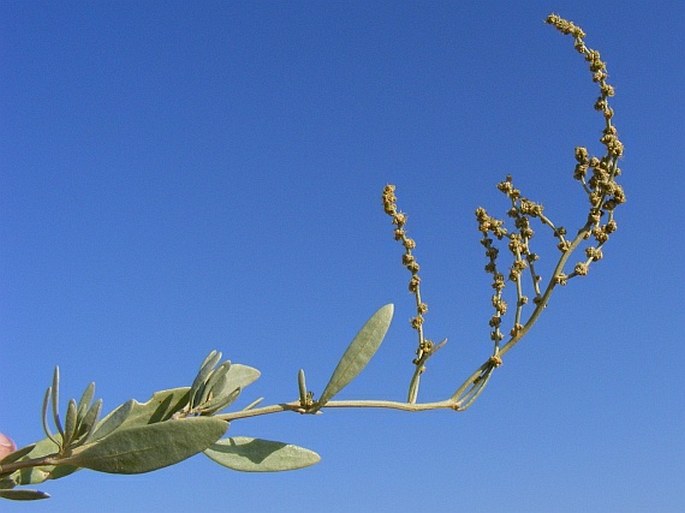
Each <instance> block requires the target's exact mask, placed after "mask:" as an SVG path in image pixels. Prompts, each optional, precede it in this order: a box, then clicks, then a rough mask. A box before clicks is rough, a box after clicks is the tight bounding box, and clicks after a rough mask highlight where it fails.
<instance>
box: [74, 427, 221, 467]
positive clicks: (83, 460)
mask: <svg viewBox="0 0 685 513" xmlns="http://www.w3.org/2000/svg"><path fill="white" fill-rule="evenodd" d="M227 427H228V424H227V423H226V422H225V421H223V420H220V419H217V418H213V417H192V418H186V419H178V420H168V421H166V422H158V423H155V424H147V425H143V426H133V427H126V428H119V429H117V430H116V431H114V432H113V433H112V434H110V435H109V436H107V437H105V438H103V439H101V440H99V441H97V442H94V443H91V444H89V445H85V446H83V448H81V449H77V450H76V451H74V454H73V456H71V457H70V458H69V459H68V460H67V462H68V463H70V464H73V465H77V466H79V467H85V468H89V469H92V470H97V471H100V472H110V473H115V474H139V473H143V472H150V471H151V470H156V469H159V468H162V467H167V466H169V465H173V464H175V463H178V462H180V461H183V460H185V459H186V458H189V457H190V456H192V455H194V454H197V453H199V452H201V451H203V450H205V449H206V448H207V447H209V446H210V445H211V444H212V443H214V442H216V441H217V440H218V439H219V438H221V436H222V435H223V434H224V433H225V432H226V429H227Z"/></svg>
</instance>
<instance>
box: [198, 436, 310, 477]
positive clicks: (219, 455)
mask: <svg viewBox="0 0 685 513" xmlns="http://www.w3.org/2000/svg"><path fill="white" fill-rule="evenodd" d="M204 453H205V455H206V456H207V457H208V458H210V459H211V460H212V461H215V462H216V463H218V464H219V465H223V466H224V467H228V468H230V469H233V470H239V471H241V472H281V471H285V470H296V469H300V468H304V467H308V466H310V465H314V464H315V463H318V462H319V461H320V460H321V457H320V456H319V455H318V454H317V453H315V452H314V451H311V450H309V449H305V448H304V447H299V446H297V445H292V444H286V443H283V442H273V441H270V440H260V439H258V438H250V437H246V436H236V437H231V438H224V439H222V440H219V441H218V442H216V443H214V444H212V445H211V446H210V447H209V448H207V449H205V451H204Z"/></svg>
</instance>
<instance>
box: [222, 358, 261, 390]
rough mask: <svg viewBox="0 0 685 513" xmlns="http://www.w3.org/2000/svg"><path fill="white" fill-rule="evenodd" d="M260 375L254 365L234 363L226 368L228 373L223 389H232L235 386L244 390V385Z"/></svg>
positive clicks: (249, 383) (252, 381) (255, 379)
mask: <svg viewBox="0 0 685 513" xmlns="http://www.w3.org/2000/svg"><path fill="white" fill-rule="evenodd" d="M261 375H262V373H261V372H259V371H258V370H257V369H255V368H254V367H250V366H249V365H242V364H240V363H234V364H233V365H231V368H230V369H229V370H228V374H226V383H224V391H233V390H235V389H236V388H240V389H241V390H245V387H247V386H248V385H251V384H252V383H254V382H255V381H257V379H259V376H261Z"/></svg>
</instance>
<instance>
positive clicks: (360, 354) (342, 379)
mask: <svg viewBox="0 0 685 513" xmlns="http://www.w3.org/2000/svg"><path fill="white" fill-rule="evenodd" d="M393 310H394V307H393V305H392V304H389V305H385V306H383V307H381V308H380V309H379V310H378V311H377V312H376V313H375V314H373V315H372V316H371V318H370V319H369V320H368V321H366V324H364V326H363V327H362V329H361V330H359V333H357V336H356V337H354V340H352V342H351V343H350V345H349V346H348V347H347V350H346V351H345V353H344V354H343V355H342V358H341V359H340V362H339V363H338V365H337V367H336V368H335V370H334V371H333V375H332V376H331V379H330V380H329V381H328V384H327V385H326V388H325V389H324V391H323V393H322V394H321V397H320V398H319V400H318V401H317V408H321V407H322V406H324V405H325V404H326V403H327V402H328V401H330V400H331V398H332V397H333V396H334V395H336V394H337V393H338V392H340V391H341V390H342V389H343V388H345V387H346V386H347V385H348V384H349V383H350V382H351V381H352V380H353V379H354V378H356V377H357V375H359V373H360V372H361V371H362V370H363V369H364V367H366V365H367V364H368V363H369V360H371V358H372V357H373V355H374V354H375V353H376V351H377V350H378V348H379V347H380V345H381V342H383V337H385V334H386V332H387V331H388V327H389V326H390V322H391V321H392V314H393Z"/></svg>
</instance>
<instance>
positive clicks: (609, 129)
mask: <svg viewBox="0 0 685 513" xmlns="http://www.w3.org/2000/svg"><path fill="white" fill-rule="evenodd" d="M546 21H547V23H549V24H551V25H553V26H554V27H556V28H557V30H559V31H560V32H562V33H563V34H569V35H572V36H573V37H574V47H575V49H576V50H577V51H578V53H580V54H581V55H582V56H583V57H584V58H585V60H586V61H587V62H588V64H589V67H590V71H591V72H592V81H593V82H595V83H596V84H597V85H598V86H599V90H600V95H599V97H598V98H597V101H596V102H595V105H594V107H595V110H597V111H599V112H601V113H602V116H603V117H604V121H605V126H604V129H603V130H602V137H601V138H600V140H599V141H600V143H602V145H603V146H604V148H605V154H604V155H603V156H601V157H597V156H591V155H590V153H589V152H588V150H587V148H585V147H582V146H579V147H577V148H576V149H575V158H576V162H577V163H576V167H575V170H574V172H573V178H574V179H576V180H578V181H579V182H580V183H581V185H582V186H583V189H584V190H585V192H586V194H587V196H588V200H589V202H590V210H589V213H588V219H587V224H586V225H585V227H584V229H583V230H581V232H583V238H589V237H590V236H592V237H593V238H594V240H595V242H596V244H597V245H596V246H592V247H589V248H587V249H586V250H585V254H586V257H587V258H586V260H585V261H584V262H579V263H577V264H576V266H575V267H574V270H573V272H572V273H571V274H569V275H568V278H570V277H573V276H584V275H586V274H587V273H588V270H589V267H590V264H591V263H592V262H596V261H597V260H599V259H601V258H602V251H601V246H602V245H604V244H605V243H606V242H607V241H608V240H609V236H610V235H611V234H612V233H613V232H615V231H616V228H617V224H616V221H615V220H614V210H615V209H616V207H618V206H619V205H621V204H622V203H625V201H626V196H625V193H624V192H623V188H622V187H621V185H620V184H618V183H617V182H616V178H617V177H618V176H619V175H620V174H621V169H620V168H619V167H618V160H619V158H620V157H621V156H622V155H623V143H622V142H621V140H620V139H619V138H618V131H617V130H616V127H615V126H613V123H612V120H613V117H614V110H613V109H612V108H611V107H610V106H609V98H611V97H612V96H614V94H615V90H614V87H613V86H612V85H610V84H609V83H608V82H607V78H608V77H609V74H608V72H607V68H606V63H605V62H604V61H603V60H602V58H601V55H600V53H599V52H598V51H596V50H593V49H591V48H588V47H587V46H586V45H585V41H584V38H585V33H584V32H583V31H582V30H581V29H580V28H579V27H578V26H576V25H575V24H573V22H570V21H567V20H564V19H562V18H561V17H559V16H558V15H556V14H550V15H549V16H548V17H547V20H546ZM588 175H589V178H588ZM603 218H604V219H605V221H604V222H603Z"/></svg>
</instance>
